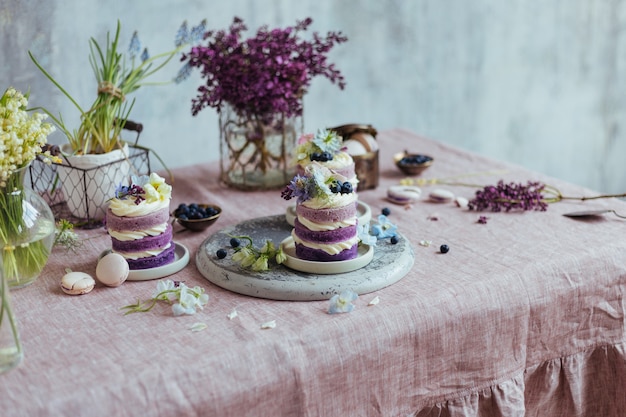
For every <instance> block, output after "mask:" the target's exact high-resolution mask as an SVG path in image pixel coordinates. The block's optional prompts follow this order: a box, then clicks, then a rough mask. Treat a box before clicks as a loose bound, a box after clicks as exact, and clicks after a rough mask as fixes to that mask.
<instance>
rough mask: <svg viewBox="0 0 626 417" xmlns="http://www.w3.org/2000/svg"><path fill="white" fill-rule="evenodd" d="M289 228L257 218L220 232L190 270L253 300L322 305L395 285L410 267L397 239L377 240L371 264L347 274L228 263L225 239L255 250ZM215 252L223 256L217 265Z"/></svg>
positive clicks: (406, 249) (280, 219)
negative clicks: (243, 240) (241, 240)
mask: <svg viewBox="0 0 626 417" xmlns="http://www.w3.org/2000/svg"><path fill="white" fill-rule="evenodd" d="M291 229H292V226H291V225H289V224H288V223H287V221H286V219H285V215H284V214H281V215H276V216H269V217H260V218H256V219H251V220H247V221H244V222H242V223H239V224H237V225H235V226H231V227H228V228H226V229H223V230H221V231H219V232H216V233H215V234H213V235H211V236H210V237H209V238H207V239H206V240H205V241H204V242H203V243H202V244H201V245H200V246H199V247H198V251H197V252H196V266H197V268H198V271H200V273H201V274H202V276H204V277H205V278H206V279H207V280H209V281H210V282H212V283H213V284H215V285H217V286H219V287H222V288H224V289H226V290H229V291H233V292H236V293H239V294H244V295H249V296H252V297H258V298H267V299H271V300H286V301H313V300H327V299H329V298H331V297H332V296H333V295H334V294H337V293H340V292H341V291H343V290H344V289H350V290H352V291H354V292H356V293H357V294H367V293H370V292H373V291H376V290H379V289H381V288H385V287H387V286H389V285H391V284H394V283H396V282H398V281H399V280H400V279H401V278H402V277H404V276H405V275H406V274H407V273H408V272H409V270H410V269H411V267H412V266H413V260H414V254H413V249H412V248H411V244H410V242H409V241H408V240H407V239H406V238H405V237H404V236H402V235H400V234H399V235H398V237H399V238H400V241H399V242H398V243H397V244H395V245H393V244H391V243H390V239H385V240H379V241H378V243H377V245H376V246H375V247H374V256H373V258H372V261H371V262H370V263H369V264H367V265H366V266H364V267H362V268H360V269H357V270H355V271H351V272H344V273H339V274H330V275H329V274H314V273H306V272H299V271H296V270H293V269H289V268H287V267H286V266H283V265H277V264H275V263H271V264H270V265H271V268H270V270H269V271H264V272H255V271H252V270H249V269H243V268H241V267H240V266H239V265H238V264H237V263H235V262H233V261H232V259H231V256H232V254H233V253H234V252H233V249H232V248H231V247H230V243H229V241H230V236H229V235H234V236H240V235H248V236H250V237H251V238H252V239H253V241H254V244H255V246H257V247H260V246H261V245H262V244H263V243H264V242H265V240H267V239H270V240H272V241H273V242H274V244H275V245H279V244H280V242H282V241H283V240H284V239H285V238H287V237H288V236H290V234H291ZM220 248H223V249H226V250H227V251H228V256H226V258H224V259H218V258H217V256H216V255H215V253H216V251H217V250H218V249H220Z"/></svg>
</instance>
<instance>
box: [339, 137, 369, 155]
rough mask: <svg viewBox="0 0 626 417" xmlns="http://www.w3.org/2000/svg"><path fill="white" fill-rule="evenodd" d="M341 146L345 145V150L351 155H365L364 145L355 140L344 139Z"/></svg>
mask: <svg viewBox="0 0 626 417" xmlns="http://www.w3.org/2000/svg"><path fill="white" fill-rule="evenodd" d="M343 146H345V148H346V152H348V153H349V154H350V155H353V156H358V155H365V154H366V153H367V149H366V148H365V146H363V144H362V143H361V142H359V141H357V140H351V139H350V140H345V141H344V142H343Z"/></svg>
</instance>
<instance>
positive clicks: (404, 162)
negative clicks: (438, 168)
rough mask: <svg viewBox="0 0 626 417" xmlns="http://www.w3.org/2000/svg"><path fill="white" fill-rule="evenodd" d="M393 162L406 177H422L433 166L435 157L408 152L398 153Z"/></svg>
mask: <svg viewBox="0 0 626 417" xmlns="http://www.w3.org/2000/svg"><path fill="white" fill-rule="evenodd" d="M393 160H394V162H395V163H396V166H397V167H398V169H399V170H400V171H402V172H403V173H404V174H406V175H420V174H421V173H422V172H424V170H425V169H426V168H428V167H429V166H431V165H432V164H433V161H434V159H433V157H432V156H428V155H423V154H417V153H410V152H407V151H404V152H400V153H397V154H395V155H394V156H393Z"/></svg>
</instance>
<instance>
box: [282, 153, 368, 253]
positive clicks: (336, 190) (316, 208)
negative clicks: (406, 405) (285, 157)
mask: <svg viewBox="0 0 626 417" xmlns="http://www.w3.org/2000/svg"><path fill="white" fill-rule="evenodd" d="M352 168H354V163H353V164H352ZM343 172H350V170H349V169H348V170H344V171H343ZM352 172H354V170H352ZM282 196H283V198H285V199H287V200H289V199H291V198H294V197H297V199H298V200H297V202H296V218H295V220H294V228H293V230H292V232H291V237H292V239H293V242H294V245H295V250H296V256H297V257H298V258H300V259H304V260H308V261H318V262H333V261H345V260H349V259H354V258H356V257H357V256H358V246H359V239H358V237H357V234H358V230H357V223H358V219H357V209H356V205H357V194H356V192H355V189H354V186H353V183H352V180H351V178H348V177H345V176H343V175H341V174H339V173H338V172H337V171H334V170H330V169H329V168H327V167H326V166H325V165H324V164H323V163H317V162H316V161H312V163H310V164H307V165H306V167H305V168H304V170H303V171H302V174H298V175H296V176H295V177H294V179H293V180H292V181H291V183H290V184H289V185H288V186H287V187H286V188H285V189H284V190H283V193H282Z"/></svg>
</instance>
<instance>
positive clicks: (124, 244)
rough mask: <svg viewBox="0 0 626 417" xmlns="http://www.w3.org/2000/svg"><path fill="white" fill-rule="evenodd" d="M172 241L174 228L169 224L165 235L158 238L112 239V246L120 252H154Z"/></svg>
mask: <svg viewBox="0 0 626 417" xmlns="http://www.w3.org/2000/svg"><path fill="white" fill-rule="evenodd" d="M171 241H172V226H171V225H170V224H169V223H168V225H167V228H166V229H165V231H164V232H163V233H161V234H160V235H156V236H146V237H144V238H143V239H137V240H125V241H122V240H117V239H115V238H114V237H112V238H111V246H112V247H113V250H115V251H119V252H142V251H145V250H153V249H158V248H164V247H165V246H167V244H168V243H170V242H171Z"/></svg>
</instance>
